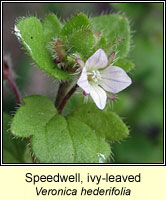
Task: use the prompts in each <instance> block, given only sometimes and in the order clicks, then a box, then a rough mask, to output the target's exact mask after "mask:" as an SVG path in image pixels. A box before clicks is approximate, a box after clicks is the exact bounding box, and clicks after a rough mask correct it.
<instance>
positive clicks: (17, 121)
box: [11, 95, 110, 163]
mask: <svg viewBox="0 0 166 200" xmlns="http://www.w3.org/2000/svg"><path fill="white" fill-rule="evenodd" d="M11 131H12V133H13V134H14V135H15V136H18V137H29V136H31V150H32V152H33V153H34V155H35V156H36V158H37V159H38V161H39V162H42V163H98V162H106V160H107V159H108V158H109V155H110V148H109V145H108V144H107V143H106V142H105V141H104V140H103V138H100V137H98V136H97V135H96V134H95V133H94V132H93V131H92V130H91V128H90V127H89V126H88V125H86V124H84V123H83V122H81V121H79V120H78V119H75V118H73V117H67V118H64V117H63V116H61V115H58V114H57V110H56V108H55V107H54V104H53V103H52V102H51V101H50V100H49V99H48V98H46V97H43V96H39V95H34V96H29V97H26V98H24V105H22V106H21V107H20V108H19V109H18V111H17V112H16V115H15V116H14V118H13V120H12V124H11ZM104 147H105V148H104ZM101 157H102V159H101Z"/></svg>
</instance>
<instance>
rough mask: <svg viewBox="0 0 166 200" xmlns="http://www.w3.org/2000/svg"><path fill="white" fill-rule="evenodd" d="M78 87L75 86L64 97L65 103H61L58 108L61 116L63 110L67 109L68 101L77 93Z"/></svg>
mask: <svg viewBox="0 0 166 200" xmlns="http://www.w3.org/2000/svg"><path fill="white" fill-rule="evenodd" d="M77 87H78V85H77V84H76V85H75V86H73V87H72V88H71V90H70V91H69V92H68V93H67V94H66V96H65V97H64V99H63V101H62V102H61V104H60V105H59V107H58V113H59V114H61V113H62V111H63V108H64V107H65V105H66V103H67V101H68V100H69V98H70V97H71V96H72V94H73V93H74V92H75V91H76V89H77Z"/></svg>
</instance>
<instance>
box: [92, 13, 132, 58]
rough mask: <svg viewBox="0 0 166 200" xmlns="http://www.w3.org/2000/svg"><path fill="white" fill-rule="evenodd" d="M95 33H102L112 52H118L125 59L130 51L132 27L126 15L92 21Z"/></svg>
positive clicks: (99, 17) (102, 17)
mask: <svg viewBox="0 0 166 200" xmlns="http://www.w3.org/2000/svg"><path fill="white" fill-rule="evenodd" d="M91 23H92V25H93V29H94V31H96V32H97V31H101V33H102V34H103V35H104V36H105V37H106V39H107V43H108V45H109V49H108V50H107V53H108V54H110V53H111V52H110V51H116V52H118V54H117V56H118V57H120V58H124V57H126V56H127V54H128V52H129V50H130V27H129V22H128V20H127V18H126V17H125V16H124V15H118V14H109V15H103V16H97V17H94V18H92V19H91Z"/></svg>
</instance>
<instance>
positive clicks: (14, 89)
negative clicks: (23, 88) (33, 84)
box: [7, 76, 22, 105]
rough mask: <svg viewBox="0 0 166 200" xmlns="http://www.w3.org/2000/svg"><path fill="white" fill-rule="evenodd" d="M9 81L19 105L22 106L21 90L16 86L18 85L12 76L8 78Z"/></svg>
mask: <svg viewBox="0 0 166 200" xmlns="http://www.w3.org/2000/svg"><path fill="white" fill-rule="evenodd" d="M7 80H8V82H9V83H10V85H11V87H12V89H13V91H14V94H15V96H16V99H17V102H18V104H19V105H21V104H22V99H21V95H20V92H19V90H18V88H17V86H16V83H15V82H14V79H13V78H12V77H11V76H9V77H7Z"/></svg>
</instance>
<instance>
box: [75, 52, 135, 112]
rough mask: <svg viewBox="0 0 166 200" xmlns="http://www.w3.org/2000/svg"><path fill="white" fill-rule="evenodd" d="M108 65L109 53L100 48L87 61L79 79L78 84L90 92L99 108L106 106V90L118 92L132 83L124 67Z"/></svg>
mask: <svg viewBox="0 0 166 200" xmlns="http://www.w3.org/2000/svg"><path fill="white" fill-rule="evenodd" d="M107 65H108V58H107V55H106V54H105V52H104V51H103V50H102V49H98V50H97V51H96V52H95V53H94V54H93V55H92V56H91V57H90V58H88V60H87V61H86V63H85V65H84V66H83V69H82V73H81V76H80V78H79V79H78V81H77V85H78V86H79V87H81V88H82V89H83V90H84V91H85V92H86V93H87V94H90V96H91V97H92V99H93V100H94V102H95V104H96V105H97V107H98V108H99V109H104V108H105V105H106V102H107V94H106V92H111V93H114V94H115V93H118V92H120V91H122V90H124V89H125V88H127V87H128V86H129V85H130V84H131V83H132V81H131V79H130V77H129V76H128V75H127V73H126V72H125V71H124V70H123V69H121V68H120V67H117V66H107ZM105 91H106V92H105Z"/></svg>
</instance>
